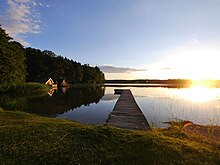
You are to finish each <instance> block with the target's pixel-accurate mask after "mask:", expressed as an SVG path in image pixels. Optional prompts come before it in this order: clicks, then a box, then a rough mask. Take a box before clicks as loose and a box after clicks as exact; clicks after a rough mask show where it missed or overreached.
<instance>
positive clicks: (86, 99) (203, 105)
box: [0, 87, 220, 127]
mask: <svg viewBox="0 0 220 165" xmlns="http://www.w3.org/2000/svg"><path fill="white" fill-rule="evenodd" d="M116 88H117V89H130V90H131V91H132V93H133V95H134V97H135V100H136V102H137V103H138V105H139V107H140V108H141V110H142V111H143V113H144V115H145V117H146V118H147V120H148V122H149V123H150V125H152V126H155V127H166V126H167V125H166V124H165V123H164V122H167V121H171V120H174V121H179V120H189V121H192V122H194V123H197V124H203V125H220V88H205V87H192V88H163V87H93V88H70V89H62V90H60V91H48V93H46V94H45V95H40V96H39V95H29V96H12V95H11V96H9V95H1V96H0V107H2V108H4V109H9V110H21V111H25V112H28V113H33V114H37V115H41V116H47V117H56V118H65V119H69V120H73V121H78V122H81V123H88V124H105V122H106V120H107V119H108V116H109V114H110V113H111V111H112V110H113V108H114V105H115V103H116V101H117V99H118V98H119V95H114V89H116Z"/></svg>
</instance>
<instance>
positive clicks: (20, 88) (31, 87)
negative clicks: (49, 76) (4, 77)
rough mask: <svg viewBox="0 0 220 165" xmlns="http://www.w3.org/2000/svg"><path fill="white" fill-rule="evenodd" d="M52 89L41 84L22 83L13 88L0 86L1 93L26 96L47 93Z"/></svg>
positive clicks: (12, 86)
mask: <svg viewBox="0 0 220 165" xmlns="http://www.w3.org/2000/svg"><path fill="white" fill-rule="evenodd" d="M49 89H50V86H47V85H44V84H40V83H35V82H31V83H22V84H16V85H11V86H2V85H0V93H14V94H24V93H40V92H45V91H48V90H49Z"/></svg>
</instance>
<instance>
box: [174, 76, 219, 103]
mask: <svg viewBox="0 0 220 165" xmlns="http://www.w3.org/2000/svg"><path fill="white" fill-rule="evenodd" d="M212 86H213V83H212V82H211V81H209V80H202V81H201V80H200V81H198V80H197V81H193V82H192V85H191V87H190V88H186V89H184V90H175V91H172V95H174V96H175V97H179V98H182V99H185V100H188V101H191V102H195V103H203V102H208V101H212V100H214V99H215V98H216V97H217V96H218V95H219V92H218V91H217V90H215V88H211V87H212Z"/></svg>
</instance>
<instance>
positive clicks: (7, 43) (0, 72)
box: [0, 26, 104, 88]
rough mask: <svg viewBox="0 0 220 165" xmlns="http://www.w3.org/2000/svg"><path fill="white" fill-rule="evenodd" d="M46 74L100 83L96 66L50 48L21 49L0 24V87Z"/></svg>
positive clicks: (44, 77) (40, 79) (101, 78)
mask: <svg viewBox="0 0 220 165" xmlns="http://www.w3.org/2000/svg"><path fill="white" fill-rule="evenodd" d="M49 77H51V78H52V79H53V80H54V81H58V80H61V79H64V80H66V81H67V82H69V83H103V81H104V74H103V72H101V71H100V69H99V68H98V67H91V66H89V65H88V64H86V65H81V64H80V63H78V62H75V61H73V60H69V59H67V58H64V57H62V56H58V55H56V54H55V53H53V52H52V51H48V50H45V51H41V50H39V49H33V48H23V46H22V45H21V44H20V43H19V42H15V41H12V38H11V37H9V36H8V34H7V33H6V32H5V30H4V29H2V28H1V26H0V87H4V88H5V87H7V86H11V85H15V84H19V83H23V82H26V81H27V82H45V81H46V80H47V79H48V78H49Z"/></svg>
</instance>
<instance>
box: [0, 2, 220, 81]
mask: <svg viewBox="0 0 220 165" xmlns="http://www.w3.org/2000/svg"><path fill="white" fill-rule="evenodd" d="M0 24H2V26H3V28H6V29H7V31H8V33H10V34H11V35H12V37H14V38H15V39H16V40H18V41H20V42H22V43H23V44H24V45H30V46H31V47H35V48H39V49H41V50H44V49H48V50H52V51H54V52H55V53H56V54H60V55H62V56H66V57H68V58H70V59H73V60H76V61H79V62H81V63H88V64H91V65H98V66H101V68H102V69H103V70H104V71H105V72H106V76H107V78H108V79H111V78H128V79H133V78H215V75H212V76H210V74H209V72H210V71H211V70H209V71H208V72H207V73H206V75H199V76H198V77H195V76H196V75H198V73H200V72H201V70H200V71H198V72H195V73H193V74H191V75H190V74H189V72H190V70H189V68H190V69H191V70H199V69H201V68H202V66H200V65H204V62H202V63H201V64H195V65H194V63H195V62H196V61H197V59H198V57H200V56H204V57H203V58H202V59H203V60H204V61H207V59H208V57H210V54H209V52H212V54H211V56H212V57H213V58H214V60H212V61H211V62H213V61H216V60H218V59H217V58H218V57H217V56H218V53H219V52H220V51H219V50H218V47H219V43H220V1H219V0H47V1H46V0H1V1H0ZM192 52H193V53H192ZM203 52H206V54H204V53H203ZM192 56H193V57H192ZM219 56H220V55H219ZM186 57H187V58H186ZM173 59H175V61H173ZM190 59H193V60H194V61H193V62H188V61H190ZM178 60H179V61H178ZM198 61H200V60H198ZM173 63H176V65H174V64H173ZM105 65H107V66H108V67H105ZM109 66H111V67H109ZM184 66H185V67H184ZM194 66H199V67H195V68H194ZM208 66H209V64H208ZM216 67H217V64H216ZM216 67H213V68H212V69H219V68H216ZM111 68H114V69H112V70H111ZM164 68H165V69H164ZM187 68H188V70H187ZM109 69H110V70H109ZM126 69H127V70H126ZM111 71H112V72H114V73H111ZM203 72H204V71H203ZM215 74H217V73H215ZM219 74H220V73H219ZM216 78H217V77H216ZM219 78H220V77H219Z"/></svg>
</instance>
